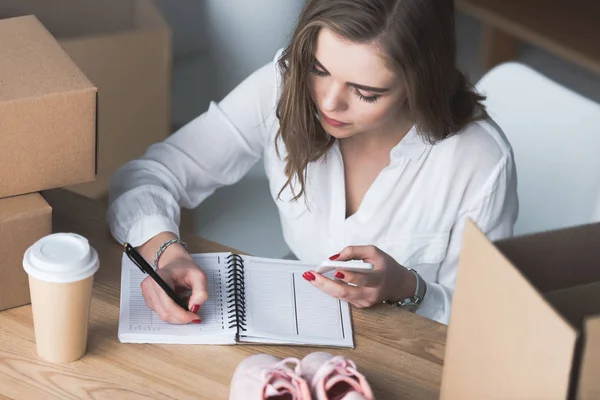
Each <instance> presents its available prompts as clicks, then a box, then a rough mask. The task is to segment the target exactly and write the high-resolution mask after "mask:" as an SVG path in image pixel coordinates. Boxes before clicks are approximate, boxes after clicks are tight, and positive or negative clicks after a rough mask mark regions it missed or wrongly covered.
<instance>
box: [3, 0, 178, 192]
mask: <svg viewBox="0 0 600 400" xmlns="http://www.w3.org/2000/svg"><path fill="white" fill-rule="evenodd" d="M24 14H35V15H36V16H37V17H38V18H39V19H40V21H41V22H42V23H43V24H44V25H45V26H46V27H47V28H48V30H49V31H50V32H51V33H52V34H53V35H54V36H55V37H56V38H57V39H58V41H59V42H60V44H61V45H62V46H63V47H64V49H65V50H66V52H67V53H68V54H69V55H70V56H71V58H72V59H73V60H74V61H75V63H76V64H77V65H78V66H79V68H81V70H82V71H83V72H84V73H85V74H86V76H87V77H88V78H89V79H90V80H91V81H92V82H93V83H94V85H96V86H97V87H98V93H99V99H98V101H99V122H98V173H97V175H96V180H95V181H94V182H90V183H86V184H83V185H77V186H75V187H72V188H70V189H71V190H74V191H76V192H78V193H81V194H83V195H85V196H88V197H93V198H100V197H103V196H105V195H106V193H107V191H108V182H109V179H110V176H111V175H112V173H113V172H114V171H115V170H116V169H117V168H118V167H119V166H121V165H122V164H124V163H125V162H127V161H129V160H132V159H135V158H139V157H140V156H142V155H143V154H144V152H145V151H146V149H147V148H148V146H149V145H151V144H152V143H155V142H157V141H160V140H163V139H165V138H166V137H167V136H168V135H169V133H170V132H171V120H170V119H171V116H170V107H171V105H170V102H171V99H170V93H171V32H170V29H169V27H168V25H167V24H166V22H165V21H164V19H163V18H162V16H161V15H160V13H159V11H158V9H157V7H156V5H155V3H154V2H153V1H151V0H102V1H97V0H52V1H48V0H0V18H2V17H12V16H17V15H24Z"/></svg>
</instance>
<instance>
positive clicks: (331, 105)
mask: <svg viewBox="0 0 600 400" xmlns="http://www.w3.org/2000/svg"><path fill="white" fill-rule="evenodd" d="M344 89H345V87H344V85H343V84H338V83H336V82H330V83H329V84H328V85H326V86H325V87H324V88H323V93H322V95H323V98H322V104H321V108H322V109H323V111H325V112H334V111H344V110H345V109H346V108H347V107H348V104H347V103H346V100H345V97H344Z"/></svg>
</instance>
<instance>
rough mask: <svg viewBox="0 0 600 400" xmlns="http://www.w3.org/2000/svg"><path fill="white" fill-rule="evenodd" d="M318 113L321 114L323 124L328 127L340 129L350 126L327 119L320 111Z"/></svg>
mask: <svg viewBox="0 0 600 400" xmlns="http://www.w3.org/2000/svg"><path fill="white" fill-rule="evenodd" d="M320 113H321V116H322V117H323V120H324V121H325V123H327V124H328V125H331V126H333V127H334V128H341V127H344V126H348V125H350V124H349V123H347V122H342V121H338V120H336V119H333V118H329V117H328V116H327V115H325V113H323V112H322V111H320Z"/></svg>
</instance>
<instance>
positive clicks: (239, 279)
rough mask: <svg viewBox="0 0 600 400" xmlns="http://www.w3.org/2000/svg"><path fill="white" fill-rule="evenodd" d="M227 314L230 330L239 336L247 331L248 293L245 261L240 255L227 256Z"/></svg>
mask: <svg viewBox="0 0 600 400" xmlns="http://www.w3.org/2000/svg"><path fill="white" fill-rule="evenodd" d="M226 282H227V287H226V289H225V290H226V295H227V313H228V315H229V317H228V318H229V321H228V324H229V328H230V329H231V328H237V334H238V336H239V334H240V332H245V331H246V291H245V285H244V260H243V259H242V257H240V256H239V255H238V254H230V255H229V256H227V275H226Z"/></svg>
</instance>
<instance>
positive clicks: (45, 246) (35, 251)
mask: <svg viewBox="0 0 600 400" xmlns="http://www.w3.org/2000/svg"><path fill="white" fill-rule="evenodd" d="M99 266H100V262H99V260H98V253H97V252H96V250H94V249H93V248H92V247H91V246H90V244H89V242H88V240H87V239H86V238H84V237H83V236H81V235H78V234H76V233H54V234H52V235H48V236H45V237H43V238H41V239H40V240H38V241H37V242H35V243H34V244H33V245H31V246H30V247H29V248H28V249H27V251H25V255H24V256H23V268H24V269H25V271H26V272H27V273H28V274H29V275H31V276H33V277H34V278H36V279H39V280H42V281H46V282H57V283H69V282H77V281H80V280H83V279H86V278H89V277H90V276H92V275H93V274H95V273H96V271H97V270H98V267H99Z"/></svg>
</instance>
